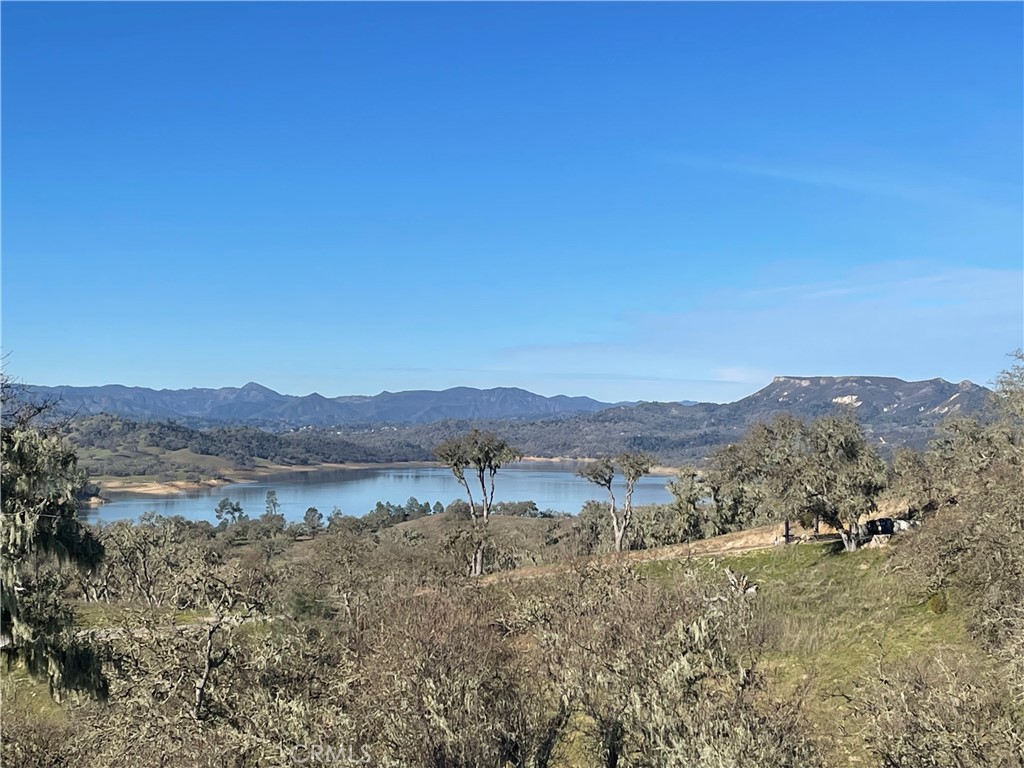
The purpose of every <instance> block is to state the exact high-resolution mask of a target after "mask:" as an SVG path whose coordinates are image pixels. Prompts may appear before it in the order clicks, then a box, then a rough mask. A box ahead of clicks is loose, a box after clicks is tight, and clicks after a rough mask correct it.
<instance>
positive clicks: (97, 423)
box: [68, 414, 430, 477]
mask: <svg viewBox="0 0 1024 768" xmlns="http://www.w3.org/2000/svg"><path fill="white" fill-rule="evenodd" d="M68 438H69V439H70V441H71V442H72V444H73V445H74V446H75V447H76V448H78V449H98V450H91V451H85V452H82V457H81V463H82V466H83V468H85V469H86V470H88V471H89V472H90V473H92V474H95V475H115V476H122V477H123V476H131V475H158V474H161V473H162V472H165V471H167V470H169V469H181V468H185V469H187V470H189V471H191V472H195V473H197V474H200V475H209V474H211V468H210V466H209V465H207V464H204V463H203V462H201V461H197V460H196V458H195V457H203V456H211V457H217V458H219V459H224V460H226V461H227V462H230V464H231V465H232V466H233V467H234V468H237V469H245V468H249V467H252V466H254V465H255V463H256V461H257V460H259V459H262V460H265V461H270V462H274V463H276V464H289V465H309V464H322V463H345V462H391V461H418V460H425V459H429V458H430V452H429V450H427V449H426V448H423V447H421V446H417V445H413V444H409V443H405V442H403V441H400V440H396V441H393V442H391V443H390V444H388V445H386V446H368V445H360V444H359V443H356V442H353V441H352V440H349V439H346V438H344V437H342V436H339V435H337V434H334V433H332V432H327V431H322V430H299V431H296V432H289V433H283V434H276V433H273V432H265V431H263V430H261V429H257V428H255V427H241V426H237V427H216V428H213V429H205V430H199V429H193V428H191V427H186V426H183V425H180V424H175V423H173V422H138V421H133V420H131V419H125V418H121V417H118V416H110V415H106V414H103V415H99V416H90V417H87V418H84V419H78V420H75V421H72V422H71V423H70V424H69V426H68ZM179 451H188V452H190V453H191V454H194V456H193V457H191V460H190V457H189V456H187V455H185V456H183V455H181V454H174V455H168V454H171V453H173V452H179ZM212 474H215V472H214V473H212Z"/></svg>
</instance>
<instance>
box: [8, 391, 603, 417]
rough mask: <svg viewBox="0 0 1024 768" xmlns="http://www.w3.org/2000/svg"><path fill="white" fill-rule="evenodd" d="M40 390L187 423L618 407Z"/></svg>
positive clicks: (427, 396) (480, 394)
mask: <svg viewBox="0 0 1024 768" xmlns="http://www.w3.org/2000/svg"><path fill="white" fill-rule="evenodd" d="M26 389H27V390H28V392H29V393H30V394H31V395H33V396H35V397H39V398H47V399H51V400H56V401H58V402H59V406H58V407H59V408H60V410H61V411H63V412H65V413H73V414H77V415H81V416H90V415H95V414H99V413H110V414H115V415H118V416H125V417H129V418H133V419H140V420H165V419H174V420H180V421H182V422H184V423H191V424H200V423H211V424H212V423H236V424H250V425H257V426H263V427H270V428H293V427H302V426H342V425H353V424H427V423H429V422H432V421H438V420H440V419H508V418H515V419H521V418H528V419H536V418H543V417H548V416H561V415H565V414H573V413H591V412H593V411H599V410H603V409H605V408H609V407H611V405H612V404H611V403H602V402H598V401H597V400H593V399H591V398H589V397H567V396H565V395H557V396H555V397H544V396H542V395H536V394H534V393H533V392H527V391H526V390H524V389H516V388H512V387H498V388H496V389H473V388H471V387H455V388H453V389H446V390H443V391H439V392H435V391H428V390H413V391H409V392H381V393H380V394H379V395H373V396H372V397H371V396H355V395H353V396H345V397H334V398H328V397H324V396H322V395H319V394H316V393H313V394H311V395H305V396H304V397H297V396H294V395H282V394H280V393H278V392H275V391H274V390H272V389H268V388H267V387H264V386H262V385H260V384H256V383H254V382H250V383H249V384H246V385H245V386H244V387H241V388H238V387H224V388H221V389H160V390H156V389H147V388H145V387H125V386H122V385H119V384H108V385H105V386H99V387H41V386H28V387H26Z"/></svg>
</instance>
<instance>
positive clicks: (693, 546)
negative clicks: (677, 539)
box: [482, 523, 838, 584]
mask: <svg viewBox="0 0 1024 768" xmlns="http://www.w3.org/2000/svg"><path fill="white" fill-rule="evenodd" d="M821 529H822V531H823V533H822V534H821V535H820V536H818V537H817V541H831V540H833V539H836V540H838V535H837V534H835V533H833V532H832V529H831V528H829V527H828V526H824V525H823V526H821ZM782 532H783V527H782V525H781V524H776V525H764V526H761V527H760V528H750V529H747V530H744V531H735V532H733V533H726V534H724V535H722V536H715V537H713V538H710V539H701V540H699V541H694V542H691V543H689V544H675V545H673V546H671V547H658V548H655V549H641V550H636V551H633V552H623V553H622V554H615V553H612V554H607V555H603V556H601V557H600V558H599V559H600V562H602V563H605V564H609V565H610V564H613V563H617V562H623V561H625V562H628V563H649V562H657V561H660V560H685V559H687V558H689V557H709V556H715V555H738V554H742V553H743V552H752V551H754V550H758V549H771V548H772V547H776V546H779V547H781V546H783V545H782V543H781V542H782ZM790 538H791V539H792V540H794V541H800V540H801V538H803V539H805V540H810V539H813V531H810V530H807V529H805V528H803V527H802V526H801V525H799V524H796V523H794V524H792V525H791V526H790ZM570 567H571V566H568V565H564V564H553V565H538V566H531V567H527V568H516V569H515V570H513V571H502V572H501V573H492V574H490V575H488V576H484V577H483V579H482V582H483V583H485V584H494V583H501V582H512V581H522V580H525V579H536V578H540V577H543V576H550V575H554V574H557V573H562V572H564V571H566V570H568V569H569V568H570Z"/></svg>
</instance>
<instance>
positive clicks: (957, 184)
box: [669, 155, 1020, 214]
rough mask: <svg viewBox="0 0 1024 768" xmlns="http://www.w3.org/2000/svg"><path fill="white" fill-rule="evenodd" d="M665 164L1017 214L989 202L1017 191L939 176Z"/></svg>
mask: <svg viewBox="0 0 1024 768" xmlns="http://www.w3.org/2000/svg"><path fill="white" fill-rule="evenodd" d="M669 161H670V162H673V163H676V164H679V165H682V166H686V167H689V168H696V169H703V170H708V171H718V172H721V173H728V174H735V175H742V176H753V177H758V178H764V179H773V180H776V181H781V182H786V183H790V184H799V185H805V186H812V187H818V188H821V189H830V190H836V191H839V192H847V193H853V194H858V195H867V196H871V197H884V198H895V199H899V200H904V201H907V202H915V203H928V204H938V205H956V206H971V207H975V208H982V209H985V210H989V211H997V212H999V213H1004V214H1005V213H1013V214H1019V213H1020V210H1019V205H1017V206H1013V205H1009V204H1004V203H998V202H993V200H992V198H993V197H996V198H999V199H1006V198H1008V197H1009V198H1011V199H1013V200H1017V199H1018V198H1019V197H1020V190H1019V189H1018V188H1017V187H1009V186H1007V185H1005V184H994V183H991V182H985V181H981V180H977V179H968V178H963V177H948V176H942V177H938V176H935V175H934V174H929V173H927V172H923V171H910V170H904V171H902V172H894V171H892V170H885V171H881V170H876V169H870V168H850V167H842V166H835V165H818V164H808V163H803V162H799V161H798V162H792V161H788V162H782V163H772V162H768V163H765V162H757V161H753V162H751V161H744V160H739V161H731V160H722V159H717V158H701V157H691V156H687V155H672V156H671V157H670V158H669Z"/></svg>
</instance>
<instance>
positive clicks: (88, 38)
mask: <svg viewBox="0 0 1024 768" xmlns="http://www.w3.org/2000/svg"><path fill="white" fill-rule="evenodd" d="M1022 28H1024V6H1021V5H1020V4H1010V3H1005V4H1003V3H1000V4H981V3H963V4H954V3H941V4H925V3H912V4H890V3H877V4H840V3H795V4H767V3H766V4H753V5H750V4H740V3H727V4H696V3H694V4H690V3H679V4H667V3H666V4H660V3H659V4H610V3H609V4H589V3H569V4H535V3H523V4H469V3H453V4H427V3H423V4H403V3H387V4H357V3H339V4H333V3H282V4H277V3H253V4H248V3H225V4H213V3H183V4H177V3H103V4H93V3H83V4H60V3H9V2H8V3H4V4H3V8H2V44H3V48H2V50H3V53H2V56H3V60H2V65H3V67H2V140H3V143H2V160H3V167H2V182H3V189H2V194H3V198H2V217H3V221H2V224H3V232H2V236H3V242H2V245H3V261H2V299H3V305H2V320H3V326H2V332H3V339H2V342H3V351H4V353H5V355H7V363H6V365H7V370H8V372H9V373H10V374H12V375H14V376H15V377H17V378H19V379H21V380H23V381H26V382H30V383H35V384H53V385H56V384H74V385H86V384H103V383H124V384H131V385H140V386H150V387H157V388H163V387H170V388H179V387H192V386H240V385H242V384H244V383H245V382H247V381H249V380H255V381H259V382H260V383H262V384H265V385H267V386H270V387H272V388H274V389H277V390H279V391H282V392H288V393H292V394H306V393H308V392H312V391H318V392H320V393H321V394H324V395H328V396H333V395H340V394H357V393H362V394H375V393H377V392H379V391H381V390H385V389H386V390H391V391H397V390H403V389H420V388H423V389H439V388H444V387H449V386H456V385H469V386H480V387H491V386H520V387H524V388H527V389H530V390H533V391H536V392H540V393H542V394H547V395H553V394H557V393H566V394H572V395H577V394H587V395H590V396H593V397H597V398H600V399H605V400H621V399H630V400H632V399H651V400H655V399H656V400H677V399H700V400H716V401H728V400H734V399H737V398H740V397H743V396H744V395H746V394H749V393H750V392H753V391H754V390H756V389H758V388H759V387H760V386H763V385H764V384H766V383H767V382H768V381H770V380H771V377H772V376H774V375H779V374H784V375H843V374H854V375H869V374H871V375H891V376H899V377H902V378H908V379H922V378H932V377H935V376H941V377H943V378H946V379H949V380H953V381H959V380H961V379H965V378H970V379H972V380H974V381H977V382H979V383H987V382H989V381H990V380H991V379H992V378H993V377H994V376H995V374H996V373H997V372H998V371H999V370H1000V369H1002V368H1004V367H1006V366H1007V364H1008V362H1009V360H1008V358H1007V357H1006V356H1005V355H1006V354H1007V353H1009V352H1010V351H1011V350H1013V349H1015V348H1016V347H1019V346H1021V345H1022V344H1024V271H1022V267H1024V263H1022V260H1024V213H1022V211H1024V138H1022V137H1024V103H1022V101H1024V75H1022V73H1024V51H1022V39H1024V35H1022Z"/></svg>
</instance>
